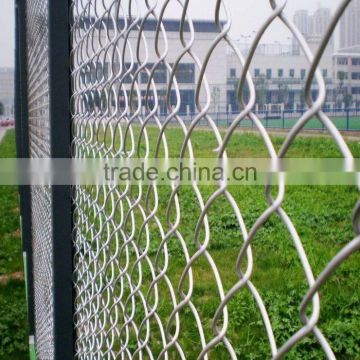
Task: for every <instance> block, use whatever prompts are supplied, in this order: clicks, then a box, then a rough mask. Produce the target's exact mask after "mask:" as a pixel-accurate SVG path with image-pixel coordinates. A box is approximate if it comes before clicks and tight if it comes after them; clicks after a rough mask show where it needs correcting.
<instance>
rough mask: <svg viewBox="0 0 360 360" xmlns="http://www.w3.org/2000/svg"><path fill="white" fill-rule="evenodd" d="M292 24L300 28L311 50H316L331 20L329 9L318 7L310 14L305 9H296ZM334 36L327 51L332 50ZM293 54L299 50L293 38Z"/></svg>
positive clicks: (297, 43) (296, 53) (298, 52)
mask: <svg viewBox="0 0 360 360" xmlns="http://www.w3.org/2000/svg"><path fill="white" fill-rule="evenodd" d="M293 21H294V24H295V25H296V27H297V28H298V29H299V30H300V32H301V34H302V35H303V36H304V38H305V40H306V41H307V43H308V44H309V46H310V48H311V50H313V51H314V50H316V49H317V48H318V46H319V44H320V42H321V40H322V39H323V37H324V34H325V32H326V30H327V28H328V26H329V25H330V22H331V9H329V8H322V7H319V8H318V9H317V10H316V11H315V12H314V13H313V14H312V15H310V14H309V12H308V11H307V10H297V11H296V12H295V14H294V19H293ZM333 50H334V37H332V39H331V40H330V42H329V46H328V49H327V51H329V52H333ZM293 51H294V55H299V54H300V52H301V50H300V46H299V42H298V40H297V39H296V38H293Z"/></svg>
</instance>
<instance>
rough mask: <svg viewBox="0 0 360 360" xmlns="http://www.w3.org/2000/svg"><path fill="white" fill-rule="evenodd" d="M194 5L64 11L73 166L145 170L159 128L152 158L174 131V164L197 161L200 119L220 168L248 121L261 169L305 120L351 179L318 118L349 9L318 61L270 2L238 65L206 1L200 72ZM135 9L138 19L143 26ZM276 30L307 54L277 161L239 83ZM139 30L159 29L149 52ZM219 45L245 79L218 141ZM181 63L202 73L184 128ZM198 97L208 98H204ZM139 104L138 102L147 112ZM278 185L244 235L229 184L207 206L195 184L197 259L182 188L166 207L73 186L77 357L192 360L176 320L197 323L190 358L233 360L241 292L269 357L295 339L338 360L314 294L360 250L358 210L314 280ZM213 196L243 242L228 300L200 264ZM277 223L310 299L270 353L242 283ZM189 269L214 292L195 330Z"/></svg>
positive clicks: (280, 6) (225, 13)
mask: <svg viewBox="0 0 360 360" xmlns="http://www.w3.org/2000/svg"><path fill="white" fill-rule="evenodd" d="M264 1H265V0H264ZM174 2H175V3H177V5H178V7H179V9H180V10H179V11H181V20H180V22H179V29H178V41H179V44H180V50H179V54H178V55H177V59H176V61H174V62H172V63H171V62H170V61H169V59H168V58H169V54H168V52H169V47H168V33H167V31H166V27H165V25H164V17H165V14H166V10H167V8H168V6H170V4H172V3H174ZM191 2H192V0H183V1H182V0H178V1H170V0H166V1H163V2H161V3H160V2H158V1H155V0H154V1H148V0H144V1H142V0H130V1H129V2H127V3H125V2H124V1H120V0H112V1H105V0H103V1H100V0H73V1H72V2H71V15H72V27H71V41H72V51H71V58H72V69H71V78H72V101H71V102H72V104H71V105H72V121H73V125H72V126H73V142H72V150H73V156H74V157H76V158H88V157H101V158H114V157H129V158H131V157H149V156H150V142H151V141H150V140H151V139H149V131H148V130H149V128H150V127H155V128H157V129H158V138H157V139H156V147H155V151H154V154H155V157H162V158H165V159H166V158H168V157H169V144H168V141H167V138H166V133H167V130H168V127H169V125H170V124H171V125H174V124H175V125H176V126H178V128H180V129H181V130H182V132H183V134H184V141H183V143H182V147H181V150H180V151H179V153H178V156H179V157H180V158H185V157H187V156H188V157H194V149H193V145H192V135H193V133H194V131H196V129H197V127H198V125H199V123H200V121H201V120H204V119H206V121H207V124H208V128H209V131H211V132H212V134H213V136H214V138H215V139H216V142H217V148H216V155H217V157H218V158H219V160H226V159H227V156H228V155H227V146H228V144H229V142H230V141H231V139H232V137H233V135H234V132H235V130H236V129H237V127H238V126H239V124H240V123H241V122H242V121H243V120H244V119H251V120H252V121H253V123H254V125H255V127H256V129H257V131H258V134H259V135H260V136H261V138H262V140H263V143H264V145H265V146H266V149H267V151H268V154H269V156H270V157H271V158H272V159H273V160H274V162H276V161H277V160H278V159H281V158H283V157H285V156H286V155H287V153H288V151H289V149H291V146H292V144H293V143H294V140H295V139H296V138H297V137H298V135H299V133H300V132H301V130H302V129H303V128H304V126H305V125H306V124H307V123H308V122H309V121H310V120H311V119H312V118H313V117H317V118H318V120H319V121H320V122H321V123H322V124H323V125H324V127H325V128H326V129H327V131H328V133H329V134H330V136H331V137H332V139H333V140H334V142H335V143H336V144H337V146H338V148H339V150H340V151H341V153H342V155H343V157H344V158H345V159H346V160H347V163H348V167H349V168H350V167H351V166H352V159H353V156H352V154H351V151H350V150H349V148H348V146H347V144H346V142H345V141H344V139H343V137H342V135H341V134H340V133H339V131H338V130H337V128H336V126H335V125H334V124H333V122H332V121H331V119H329V117H328V116H327V115H326V114H325V113H324V112H323V111H322V110H321V109H322V105H323V104H324V101H325V95H326V86H325V81H324V78H323V76H322V74H321V71H320V70H319V68H318V65H319V62H320V60H321V58H322V55H323V53H324V50H325V48H326V45H327V43H328V41H329V39H330V37H331V36H332V35H333V32H334V28H335V26H336V24H337V23H338V21H339V19H340V17H341V15H342V13H343V12H344V10H345V9H346V7H347V5H348V4H349V3H350V2H351V0H343V1H342V2H341V4H340V6H339V8H338V9H337V11H336V12H335V14H334V16H333V20H332V24H331V26H330V28H329V29H328V31H327V33H326V34H325V36H324V38H323V41H322V44H321V46H320V47H319V49H318V51H317V53H316V54H313V53H312V52H311V50H310V48H309V46H308V44H307V42H306V40H305V39H304V37H303V36H302V34H301V33H300V31H299V30H298V29H297V28H296V26H295V25H294V23H293V22H292V21H291V20H290V19H289V18H288V17H287V15H286V13H285V10H286V6H287V1H286V0H282V1H280V0H277V1H275V0H270V1H269V2H268V3H269V7H270V9H271V14H270V16H269V17H268V19H267V20H266V21H265V22H264V23H263V25H262V26H261V28H260V29H259V31H258V32H257V34H256V37H255V39H254V41H253V43H252V45H251V48H250V51H249V54H248V56H247V58H246V59H245V58H244V56H243V54H242V53H241V51H240V49H239V48H238V46H237V44H236V41H235V40H234V39H233V38H232V36H231V35H230V30H231V27H232V21H233V19H232V15H233V14H231V13H230V10H229V8H228V6H227V1H226V0H217V1H216V3H215V4H212V3H210V2H209V3H208V2H205V3H204V6H213V7H214V9H213V10H214V11H213V13H214V14H215V16H214V19H213V21H214V24H215V26H216V27H217V29H218V32H217V33H216V34H215V36H214V38H213V39H212V42H211V46H209V48H208V50H207V54H206V57H205V58H204V59H202V60H200V58H199V57H198V55H197V54H196V51H195V50H194V49H195V47H194V43H195V42H196V41H197V40H196V31H195V29H194V24H193V21H192V19H191V18H190V16H189V13H188V7H189V3H191ZM140 9H143V10H144V11H143V13H141V11H140ZM220 14H222V16H220ZM275 20H280V21H281V22H282V24H283V25H284V26H285V27H286V28H287V29H288V30H289V32H291V33H292V35H293V36H294V38H295V39H296V40H297V42H298V44H299V46H300V47H301V49H302V51H303V52H304V54H305V55H306V58H307V61H308V68H309V69H310V71H309V73H308V77H307V80H306V85H305V94H306V96H305V98H306V103H307V107H308V108H307V111H306V112H305V113H304V114H303V115H302V116H301V117H300V118H299V119H298V120H297V122H296V124H295V126H294V127H293V128H292V129H291V130H290V131H289V133H288V134H287V136H286V140H285V142H284V144H283V146H282V147H281V149H280V151H278V152H277V151H276V150H275V147H274V144H273V142H272V140H271V138H270V136H269V134H268V132H267V130H266V129H265V128H264V126H263V124H262V122H261V120H260V119H259V118H258V117H257V115H256V114H255V111H254V107H255V103H256V89H255V85H254V80H253V78H252V76H251V74H250V72H249V69H250V66H251V64H252V61H253V60H254V54H255V51H256V49H257V47H258V46H259V43H260V41H261V39H262V38H263V35H264V33H265V31H266V30H267V29H268V28H269V27H270V26H271V25H272V24H273V22H274V21H275ZM149 21H155V22H156V28H155V29H154V30H153V37H151V39H150V37H149V32H148V31H146V30H145V28H146V24H147V22H149ZM220 43H226V44H227V46H228V47H230V48H231V49H232V51H233V52H234V53H235V54H236V56H237V58H238V61H239V64H240V65H241V69H242V73H241V74H242V75H241V80H240V84H239V88H238V89H237V98H238V99H239V102H240V104H241V111H240V112H239V113H238V115H237V116H236V117H235V119H234V121H233V122H232V123H231V125H230V127H229V128H228V129H226V132H225V134H221V132H220V130H219V129H218V127H217V125H216V122H215V121H214V119H213V118H212V117H211V115H210V107H211V106H212V98H211V93H210V87H209V79H208V77H207V75H206V70H207V67H208V64H209V62H210V61H211V59H212V56H213V54H214V51H215V50H216V47H217V46H218V44H220ZM150 46H153V47H154V49H153V50H154V54H155V58H156V59H155V60H154V59H151V66H149V64H150V60H149V48H150ZM185 57H188V58H191V59H192V61H193V62H194V64H195V66H196V69H197V72H198V76H197V79H196V91H195V99H196V101H195V103H196V114H197V115H196V117H195V118H194V119H193V120H192V121H191V123H190V124H189V123H186V122H185V121H184V119H183V118H182V116H180V115H179V108H180V102H181V96H180V89H181V87H180V85H179V81H178V79H177V69H178V67H179V64H181V62H182V60H183V59H184V58H185ZM161 67H165V69H166V71H167V73H168V82H167V84H166V101H167V105H168V114H167V117H166V119H165V120H161V119H160V118H159V111H158V110H159V97H160V85H159V84H157V82H156V80H155V79H156V77H155V74H156V72H157V70H158V69H159V68H161ZM93 69H96V70H95V71H94V70H93ZM143 73H145V74H146V75H147V79H148V81H147V84H146V86H145V89H146V92H145V95H144V94H142V92H141V90H142V89H144V87H142V85H141V83H140V76H141V74H143ZM313 82H316V83H317V85H318V89H319V91H318V95H317V97H316V98H315V99H313V98H312V95H311V86H312V84H313ZM245 87H247V88H248V90H249V94H250V96H249V98H248V99H245V97H243V93H244V88H245ZM172 92H174V93H175V98H176V101H175V103H174V104H171V101H170V99H171V96H172V95H171V94H172ZM202 93H204V94H205V97H201V96H202V95H201V94H202ZM141 98H143V99H145V109H143V105H142V101H141ZM150 99H151V101H150ZM278 178H279V185H278V188H277V194H276V196H275V197H274V196H273V194H274V191H273V190H274V189H273V186H272V185H271V184H268V186H267V187H266V195H267V202H268V207H267V209H266V211H264V213H263V214H262V215H261V216H260V217H259V218H258V219H257V220H256V222H255V223H254V225H253V226H252V227H251V228H247V226H246V225H245V222H244V220H243V215H242V211H241V208H240V206H239V204H238V203H237V201H236V200H235V199H234V198H233V196H232V194H231V192H230V191H229V189H228V184H227V181H226V179H224V180H223V181H221V182H219V184H218V187H217V189H216V191H214V193H213V194H212V195H211V196H210V197H209V198H208V199H204V198H203V196H202V193H201V191H200V189H199V184H197V183H196V182H195V181H194V182H193V183H192V191H193V194H194V196H195V198H196V201H197V205H198V207H199V211H200V215H199V216H198V218H197V225H196V228H195V229H194V233H193V237H192V241H193V244H194V245H195V247H196V251H195V252H194V253H193V254H191V252H190V251H189V249H188V244H187V242H186V241H185V239H184V235H183V234H182V233H181V231H180V226H179V225H180V222H181V219H182V213H181V211H180V207H181V201H182V199H181V196H180V191H181V184H179V183H176V182H173V183H172V184H171V191H170V196H169V197H168V198H166V199H164V197H162V196H160V195H159V189H158V186H157V184H156V182H155V183H153V184H152V185H151V186H149V187H142V186H141V185H140V186H139V187H137V188H136V189H134V187H132V186H129V185H126V184H125V185H124V186H120V187H116V186H113V187H111V186H105V185H103V186H91V187H86V186H77V187H75V189H74V198H73V200H74V205H75V208H74V216H73V219H74V232H73V237H74V247H75V255H74V286H75V291H76V295H75V316H74V321H75V329H76V336H77V337H76V344H75V350H76V358H79V359H90V358H91V359H117V358H120V359H135V358H139V359H142V358H149V359H156V358H157V359H161V358H164V359H168V358H179V359H187V358H189V355H188V354H186V352H185V351H184V349H183V346H182V342H181V340H180V338H181V333H182V332H183V331H184V328H183V327H182V323H181V316H182V314H183V313H184V312H186V313H188V314H191V316H192V318H193V323H194V329H196V330H195V331H196V333H197V335H196V337H197V338H198V339H199V344H197V345H198V346H200V348H201V350H200V351H199V353H198V354H197V358H198V359H208V358H209V357H210V355H211V351H212V349H214V348H215V347H216V346H218V345H219V344H220V345H222V346H223V350H224V352H225V353H227V355H228V357H230V358H231V359H237V354H236V351H235V346H236V344H234V343H232V341H231V339H229V337H228V330H229V322H230V321H231V319H229V312H228V304H229V302H230V301H231V300H232V299H233V298H234V297H235V296H236V294H238V293H239V292H241V291H242V289H244V288H246V289H248V291H249V292H250V293H251V295H252V297H253V299H254V301H255V302H256V305H257V307H258V311H259V313H260V315H261V317H262V320H263V324H264V328H265V330H266V334H267V338H268V342H269V345H270V349H271V354H269V358H273V359H280V358H283V357H284V356H285V355H286V354H287V353H288V352H289V351H290V350H291V349H292V348H294V347H295V346H296V345H297V344H298V343H299V342H300V341H301V340H302V339H304V338H305V337H308V336H310V335H313V336H315V338H316V339H317V341H318V343H319V345H320V346H321V348H322V350H323V353H324V354H325V356H326V357H327V358H328V359H334V358H335V355H334V353H333V351H332V349H331V347H330V345H329V343H328V341H327V339H326V336H325V335H324V334H323V333H322V332H321V330H320V328H318V326H317V324H318V321H319V316H320V305H321V301H320V296H319V291H320V289H321V287H322V286H323V285H324V284H325V283H326V282H327V280H328V279H329V277H330V276H331V275H332V273H333V272H334V271H335V270H336V269H337V268H338V267H339V266H340V265H341V264H342V263H343V262H344V261H346V259H347V258H348V257H349V256H350V255H351V254H353V253H354V252H355V251H357V250H359V248H360V225H359V216H360V203H359V204H358V205H357V206H356V207H355V210H354V215H353V222H354V231H355V233H356V237H355V238H354V239H353V240H352V241H350V242H349V244H348V245H347V246H346V247H345V248H344V249H343V250H342V251H340V252H339V254H338V255H336V256H335V257H334V259H333V260H332V261H331V262H330V263H329V264H328V266H327V267H326V268H325V269H324V270H323V272H322V273H321V274H320V275H319V276H318V277H316V276H315V275H314V274H313V270H312V268H311V265H310V263H309V260H308V257H307V255H306V252H305V250H304V247H303V243H302V241H301V238H300V236H299V234H298V231H297V229H296V227H295V225H294V223H293V221H292V219H291V218H290V217H289V215H288V214H287V213H286V211H285V210H284V209H283V208H282V204H283V202H284V199H285V196H286V180H285V177H284V175H283V174H282V173H281V172H279V174H278ZM220 197H222V198H225V199H226V201H227V202H228V204H229V205H230V206H231V208H232V210H233V213H234V215H235V218H236V221H237V223H238V227H239V229H240V232H241V237H239V256H238V260H237V263H236V264H234V265H235V266H236V275H237V277H238V280H237V282H236V283H235V284H233V286H232V288H230V289H229V290H225V288H224V285H223V282H222V280H221V276H220V273H219V270H218V268H217V266H216V262H215V261H214V259H213V258H212V256H211V254H210V252H209V251H208V247H209V244H210V242H211V226H210V223H209V218H208V213H209V209H210V207H211V206H212V204H214V202H215V201H216V200H217V199H219V198H220ZM164 201H165V203H164ZM160 207H166V209H167V210H166V221H164V220H163V219H161V218H160V216H159V211H160V210H159V208H160ZM274 214H277V215H278V216H279V217H280V219H281V221H282V222H283V224H284V225H285V226H286V228H287V230H288V232H289V234H290V236H291V238H292V240H293V243H294V246H295V249H296V251H297V254H298V256H299V261H300V263H301V266H302V267H303V270H304V273H305V277H306V281H307V284H308V292H307V294H306V295H305V296H304V298H303V300H302V303H301V304H299V306H300V314H299V319H300V321H301V323H302V324H303V326H302V327H301V328H300V329H299V330H298V331H297V332H295V333H294V334H293V335H292V336H291V337H290V338H289V339H288V340H287V341H286V342H285V343H282V344H279V343H277V341H276V338H275V336H274V333H273V327H272V324H271V319H270V318H269V315H268V311H267V308H266V306H265V303H264V301H263V299H262V297H261V295H260V292H259V291H258V290H257V288H256V287H255V285H254V284H253V282H252V276H253V273H254V271H255V270H254V262H253V253H252V242H253V240H254V238H255V236H256V235H257V234H258V232H259V230H260V229H262V227H263V226H264V224H265V222H266V221H267V220H268V219H269V218H270V217H271V216H272V215H274ZM154 237H157V238H158V239H160V240H159V242H158V243H157V248H156V249H155V252H153V249H152V243H153V241H154V240H153V239H154ZM174 238H175V239H176V241H177V242H178V244H179V246H180V249H181V251H182V256H183V257H184V259H185V266H184V267H183V270H182V273H181V274H178V275H179V277H178V279H177V282H176V283H174V281H173V280H172V277H171V274H170V268H171V261H173V258H172V257H171V256H170V254H171V246H172V245H171V244H173V242H171V241H170V240H171V239H174ZM154 254H155V255H154ZM199 259H202V260H204V261H205V262H206V264H207V266H208V268H209V269H210V270H211V275H212V276H213V278H214V282H215V283H216V289H217V292H216V293H214V294H213V296H214V298H216V299H218V302H219V305H218V308H217V309H216V311H215V314H214V316H213V318H212V319H210V318H203V315H201V314H200V313H199V311H198V309H197V307H196V304H195V303H194V302H193V298H194V286H195V285H194V283H195V278H194V273H193V267H194V264H195V263H196V261H197V260H199ZM145 278H146V279H147V280H146V281H145ZM149 279H150V280H149ZM161 294H162V295H161ZM163 294H166V296H165V295H163ZM163 296H164V297H163ZM165 298H166V306H167V307H170V312H169V314H170V315H169V316H168V317H167V318H166V319H164V318H163V316H162V315H161V314H160V313H161V311H162V307H163V306H165V305H164V304H163V300H164V299H165ZM207 321H211V329H212V336H211V337H209V336H208V335H207V334H206V331H205V330H204V327H205V324H206V322H207Z"/></svg>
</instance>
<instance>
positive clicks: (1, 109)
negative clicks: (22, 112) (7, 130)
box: [0, 102, 4, 116]
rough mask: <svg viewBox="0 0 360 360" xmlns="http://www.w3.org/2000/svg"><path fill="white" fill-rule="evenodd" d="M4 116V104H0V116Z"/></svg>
mask: <svg viewBox="0 0 360 360" xmlns="http://www.w3.org/2000/svg"><path fill="white" fill-rule="evenodd" d="M1 115H4V104H3V103H2V102H0V116H1Z"/></svg>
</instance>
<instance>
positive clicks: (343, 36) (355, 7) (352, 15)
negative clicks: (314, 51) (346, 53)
mask: <svg viewBox="0 0 360 360" xmlns="http://www.w3.org/2000/svg"><path fill="white" fill-rule="evenodd" d="M359 19H360V0H352V1H351V2H350V4H349V5H348V7H347V9H346V10H345V13H344V14H343V16H342V18H341V20H340V49H345V48H349V47H352V46H358V45H360V21H359Z"/></svg>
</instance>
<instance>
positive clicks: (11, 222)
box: [0, 130, 29, 360]
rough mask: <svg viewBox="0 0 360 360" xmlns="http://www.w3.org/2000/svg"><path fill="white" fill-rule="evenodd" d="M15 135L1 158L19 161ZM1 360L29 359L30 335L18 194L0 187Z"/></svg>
mask: <svg viewBox="0 0 360 360" xmlns="http://www.w3.org/2000/svg"><path fill="white" fill-rule="evenodd" d="M15 156H16V154H15V133H14V131H13V130H9V131H8V132H7V134H6V135H5V138H4V139H3V141H2V142H1V144H0V157H15ZM0 279H1V280H0V359H4V360H5V359H6V360H7V359H15V360H16V359H27V358H28V353H29V351H28V334H27V319H26V316H27V315H26V297H25V283H24V280H23V264H22V247H21V239H20V230H19V208H18V191H17V187H15V186H0Z"/></svg>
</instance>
